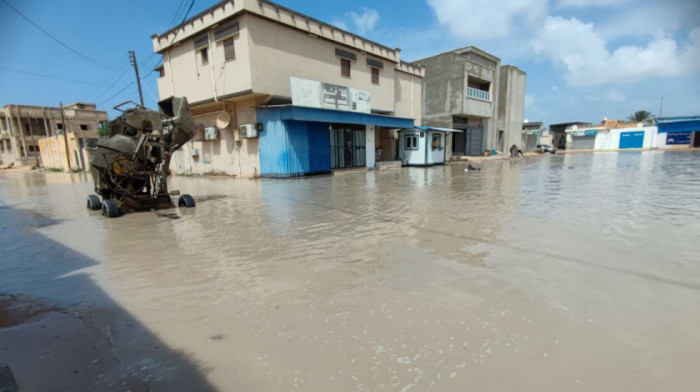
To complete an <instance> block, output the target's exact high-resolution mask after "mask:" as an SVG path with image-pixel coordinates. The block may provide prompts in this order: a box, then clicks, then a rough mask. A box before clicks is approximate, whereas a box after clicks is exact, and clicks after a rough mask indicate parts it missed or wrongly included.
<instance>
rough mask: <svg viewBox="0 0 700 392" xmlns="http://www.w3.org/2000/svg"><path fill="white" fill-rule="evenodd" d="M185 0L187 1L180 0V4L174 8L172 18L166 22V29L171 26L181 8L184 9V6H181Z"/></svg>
mask: <svg viewBox="0 0 700 392" xmlns="http://www.w3.org/2000/svg"><path fill="white" fill-rule="evenodd" d="M185 1H187V0H180V4H179V5H178V6H177V9H176V10H175V14H174V15H173V17H172V19H170V23H168V28H167V30H170V29H171V28H173V24H174V23H175V21H176V20H177V16H178V15H179V14H180V12H181V9H182V10H183V11H184V9H185V8H184V7H183V6H184V5H185Z"/></svg>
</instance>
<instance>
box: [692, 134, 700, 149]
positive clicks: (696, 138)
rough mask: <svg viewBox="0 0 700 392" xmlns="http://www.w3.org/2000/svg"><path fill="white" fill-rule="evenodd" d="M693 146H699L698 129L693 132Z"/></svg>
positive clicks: (699, 135) (699, 136)
mask: <svg viewBox="0 0 700 392" xmlns="http://www.w3.org/2000/svg"><path fill="white" fill-rule="evenodd" d="M693 147H700V131H696V132H693Z"/></svg>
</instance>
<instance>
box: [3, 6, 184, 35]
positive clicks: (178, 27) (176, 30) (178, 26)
mask: <svg viewBox="0 0 700 392" xmlns="http://www.w3.org/2000/svg"><path fill="white" fill-rule="evenodd" d="M2 1H5V0H2ZM193 5H194V0H192V2H191V3H190V7H189V8H187V12H185V16H184V17H183V18H182V22H180V24H179V25H177V29H175V32H174V33H173V39H172V40H170V45H172V44H173V42H174V41H175V37H177V33H178V32H179V31H180V27H182V24H183V23H185V20H186V19H187V15H189V14H190V11H192V6H193Z"/></svg>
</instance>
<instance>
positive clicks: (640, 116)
mask: <svg viewBox="0 0 700 392" xmlns="http://www.w3.org/2000/svg"><path fill="white" fill-rule="evenodd" d="M651 118H652V115H651V112H647V111H646V110H638V111H636V112H634V113H633V114H630V115H629V117H627V119H628V120H630V121H634V122H645V121H649V120H651Z"/></svg>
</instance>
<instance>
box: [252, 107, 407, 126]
mask: <svg viewBox="0 0 700 392" xmlns="http://www.w3.org/2000/svg"><path fill="white" fill-rule="evenodd" d="M256 109H257V112H258V114H259V116H258V117H264V120H267V121H269V120H296V121H310V122H323V123H342V124H359V125H376V126H379V127H387V128H411V127H413V119H412V118H403V117H393V116H383V115H381V114H371V113H359V112H349V111H344V110H333V109H318V108H309V107H304V106H292V105H285V106H263V107H258V108H256ZM260 114H263V115H262V116H260Z"/></svg>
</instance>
